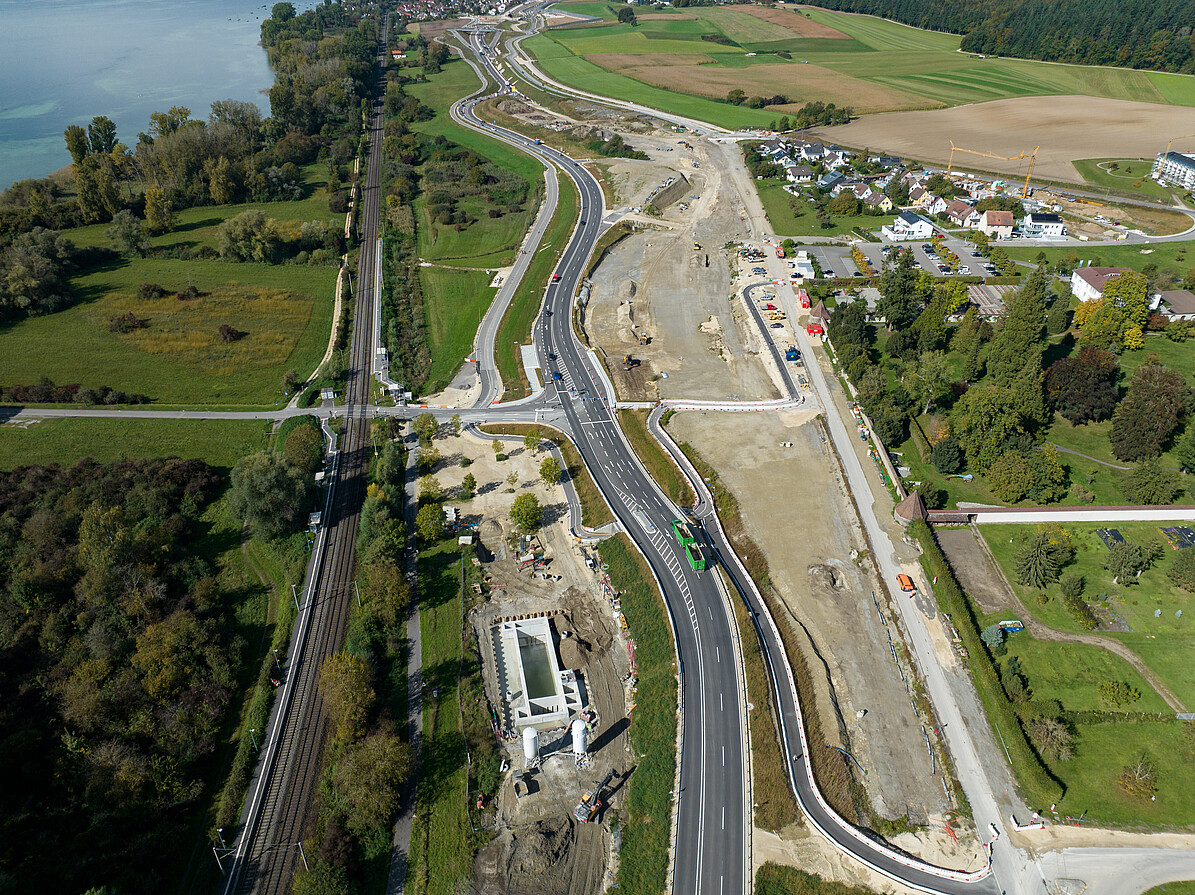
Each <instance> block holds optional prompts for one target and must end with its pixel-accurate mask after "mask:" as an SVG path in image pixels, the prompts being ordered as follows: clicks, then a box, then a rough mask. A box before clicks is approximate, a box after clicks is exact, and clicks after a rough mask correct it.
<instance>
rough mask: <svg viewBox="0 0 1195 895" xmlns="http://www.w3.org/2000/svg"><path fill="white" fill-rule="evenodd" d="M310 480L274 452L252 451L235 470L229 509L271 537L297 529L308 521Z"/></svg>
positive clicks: (238, 463)
mask: <svg viewBox="0 0 1195 895" xmlns="http://www.w3.org/2000/svg"><path fill="white" fill-rule="evenodd" d="M307 495H308V486H307V482H306V481H305V480H304V479H303V476H302V475H300V474H299V473H298V472H297V471H295V470H294V469H292V468H291V466H290V464H289V463H287V462H286V460H285V459H284V458H283V457H282V455H281V454H276V453H274V452H273V451H261V452H259V453H256V454H250V455H249V456H247V457H242V458H241V459H240V460H238V461H237V464H236V466H234V467H233V470H232V486H231V488H230V490H229V509H230V510H231V512H232V514H233V515H234V516H236V517H237V518H238V519H243V520H244V521H245V522H246V523H248V524H249V525H250V526H251V527H252V528H253V531H254V533H255V534H257V535H259V536H261V537H263V538H267V539H271V538H277V537H280V536H282V535H284V534H287V533H289V532H292V531H295V530H297V529H298V528H299V526H300V525H301V524H302V523H303V522H304V521H305V520H306V512H307Z"/></svg>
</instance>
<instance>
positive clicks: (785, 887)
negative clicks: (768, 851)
mask: <svg viewBox="0 0 1195 895" xmlns="http://www.w3.org/2000/svg"><path fill="white" fill-rule="evenodd" d="M870 893H871V889H868V888H864V887H863V886H848V885H847V884H846V883H840V882H837V881H835V880H829V879H822V878H821V877H820V876H818V875H817V874H816V873H806V872H805V871H804V870H801V869H800V868H797V867H788V866H786V865H783V864H775V863H773V862H772V861H768V862H767V863H766V864H764V865H763V866H762V867H760V868H759V870H757V871H756V873H755V895H870Z"/></svg>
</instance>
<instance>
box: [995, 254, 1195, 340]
mask: <svg viewBox="0 0 1195 895" xmlns="http://www.w3.org/2000/svg"><path fill="white" fill-rule="evenodd" d="M1000 248H1002V249H1004V251H1005V252H1006V253H1007V254H1008V257H1009V258H1012V259H1013V260H1014V261H1032V260H1033V259H1035V258H1036V257H1037V256H1038V255H1039V254H1041V253H1044V254H1045V256H1046V259H1047V260H1049V261H1056V260H1058V259H1059V258H1077V259H1079V260H1080V261H1090V262H1091V263H1092V264H1093V265H1094V266H1096V267H1128V268H1131V269H1132V270H1141V268H1142V267H1144V266H1145V265H1146V264H1156V265H1157V267H1158V273H1162V274H1169V275H1170V276H1173V277H1175V278H1177V279H1179V280H1181V279H1182V278H1183V274H1184V273H1186V272H1187V271H1188V270H1190V269H1191V268H1192V267H1195V241H1190V242H1162V243H1154V244H1153V245H1148V246H1140V245H1129V244H1125V245H1099V246H1087V245H1082V244H1078V245H1076V244H1073V243H1072V244H1070V245H1067V246H1057V247H1055V246H1044V247H1043V246H1013V245H1012V244H1010V243H1008V242H1007V241H1005V242H1002V243H1001V244H1000ZM1146 344H1147V345H1149V344H1150V343H1148V342H1147V343H1146ZM1178 349H1179V351H1184V352H1185V353H1186V354H1188V355H1189V354H1190V353H1191V352H1190V351H1187V350H1186V349H1184V348H1183V347H1182V346H1181V345H1180V346H1178ZM1150 350H1152V347H1151V349H1150Z"/></svg>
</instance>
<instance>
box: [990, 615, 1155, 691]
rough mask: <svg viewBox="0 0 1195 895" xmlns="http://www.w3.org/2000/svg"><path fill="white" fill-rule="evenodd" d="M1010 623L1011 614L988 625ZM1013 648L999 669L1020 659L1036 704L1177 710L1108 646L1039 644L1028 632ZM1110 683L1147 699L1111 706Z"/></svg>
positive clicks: (1011, 637) (1018, 636)
mask: <svg viewBox="0 0 1195 895" xmlns="http://www.w3.org/2000/svg"><path fill="white" fill-rule="evenodd" d="M1004 618H1007V614H1004V615H1001V617H1000V618H996V617H995V616H992V617H991V618H989V619H987V624H992V623H994V622H998V621H1002V620H1003V619H1004ZM1007 646H1008V657H1006V658H1001V659H999V660H998V662H999V664H1000V665H1001V666H1002V667H1003V666H1004V665H1005V664H1006V663H1007V661H1008V658H1009V657H1012V656H1016V657H1017V658H1018V659H1019V660H1020V664H1021V671H1022V672H1023V673H1024V675H1025V678H1026V679H1027V680H1028V681H1029V689H1030V691H1031V692H1032V693H1033V698H1034V699H1057V700H1058V701H1059V702H1060V703H1062V707H1063V708H1064V709H1066V710H1067V711H1070V712H1095V711H1126V712H1172V711H1173V709H1171V708H1170V707H1169V706H1167V705H1166V702H1165V700H1163V699H1162V697H1160V696H1158V694H1157V693H1156V692H1154V689H1153V687H1151V686H1150V685H1149V684H1148V683H1147V682H1146V680H1145V678H1143V677H1141V675H1140V674H1139V673H1138V672H1137V670H1136V669H1135V668H1133V666H1132V665H1130V664H1129V663H1128V662H1126V661H1125V660H1124V659H1122V658H1121V657H1120V656H1117V655H1114V654H1112V653H1110V652H1108V651H1107V650H1106V649H1103V648H1102V647H1098V646H1090V645H1088V644H1083V643H1053V642H1046V641H1042V640H1034V639H1033V638H1032V637H1031V636H1030V635H1029V634H1028V633H1027V632H1022V633H1019V634H1011V635H1009V638H1008V641H1007ZM1104 681H1124V682H1125V683H1127V684H1128V685H1129V686H1131V687H1133V688H1135V689H1136V690H1137V691H1138V692H1139V693H1140V694H1141V698H1140V699H1138V700H1137V701H1136V702H1134V703H1132V704H1131V705H1127V706H1124V707H1123V708H1119V709H1118V708H1116V707H1115V706H1111V705H1108V704H1107V703H1106V702H1104V701H1103V700H1101V699H1100V697H1099V692H1098V690H1097V688H1098V687H1099V685H1100V684H1102V683H1103V682H1104Z"/></svg>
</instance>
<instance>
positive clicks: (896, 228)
mask: <svg viewBox="0 0 1195 895" xmlns="http://www.w3.org/2000/svg"><path fill="white" fill-rule="evenodd" d="M880 234H881V235H882V236H883V237H884V238H885V239H888V240H891V241H892V242H903V241H905V240H909V239H929V238H930V237H931V236H933V235H934V225H933V224H932V223H931V222H930V221H928V220H926V219H925V218H923V217H922V216H921V215H919V214H913V212H911V211H902V212H901V213H900V214H898V215H897V216H896V220H894V221H893V222H892V223H891V224H885V225H884V226H883V227H881V228H880Z"/></svg>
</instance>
